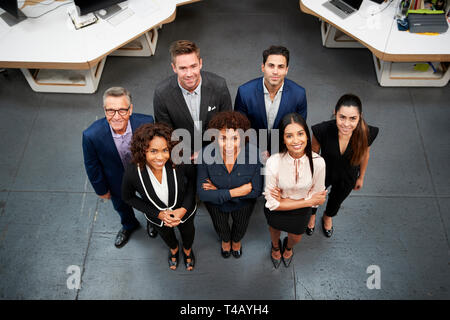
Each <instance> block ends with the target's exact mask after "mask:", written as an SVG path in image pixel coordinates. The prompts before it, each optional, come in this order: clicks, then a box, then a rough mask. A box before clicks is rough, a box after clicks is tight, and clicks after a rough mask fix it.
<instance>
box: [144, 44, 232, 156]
mask: <svg viewBox="0 0 450 320" xmlns="http://www.w3.org/2000/svg"><path fill="white" fill-rule="evenodd" d="M170 55H171V59H172V69H173V72H175V74H174V75H172V76H170V77H169V78H167V79H165V80H163V81H162V82H161V83H159V84H158V86H157V87H156V90H155V94H154V96H153V111H154V114H155V120H156V122H165V123H167V124H168V125H170V126H171V127H172V128H173V129H180V128H184V129H186V130H187V131H188V132H189V134H190V138H191V144H190V148H191V149H190V151H191V152H190V154H191V155H192V157H191V160H192V159H193V158H195V156H196V154H197V152H198V151H199V150H198V149H199V147H200V148H201V147H202V144H201V143H200V144H197V145H194V140H195V139H201V138H202V135H203V132H204V131H205V130H206V129H207V126H208V122H209V120H210V119H211V118H212V117H213V116H214V115H215V114H216V113H217V112H220V111H225V110H231V109H232V103H231V96H230V92H229V91H228V87H227V84H226V82H225V79H224V78H222V77H220V76H218V75H216V74H214V73H212V72H207V71H201V69H202V58H201V57H200V49H199V48H198V47H197V46H196V44H195V43H194V42H192V41H188V40H178V41H175V42H173V43H172V45H171V46H170ZM200 141H202V140H200ZM206 144H207V143H206ZM203 145H204V144H203ZM186 147H188V146H186Z"/></svg>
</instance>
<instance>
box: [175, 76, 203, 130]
mask: <svg viewBox="0 0 450 320" xmlns="http://www.w3.org/2000/svg"><path fill="white" fill-rule="evenodd" d="M178 86H179V87H180V89H181V92H182V93H183V98H184V101H186V104H187V106H188V109H189V112H190V113H191V116H192V120H193V121H194V126H195V128H196V129H197V130H199V131H201V130H202V127H201V126H200V101H201V98H202V90H201V87H202V80H200V83H199V84H198V86H197V88H195V90H194V91H192V92H189V91H188V90H186V89H185V88H183V87H182V86H181V84H180V82H178Z"/></svg>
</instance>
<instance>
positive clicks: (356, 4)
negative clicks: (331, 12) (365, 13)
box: [342, 0, 363, 10]
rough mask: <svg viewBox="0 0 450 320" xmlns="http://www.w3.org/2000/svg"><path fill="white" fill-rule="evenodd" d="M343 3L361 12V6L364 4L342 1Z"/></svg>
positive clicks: (348, 0)
mask: <svg viewBox="0 0 450 320" xmlns="http://www.w3.org/2000/svg"><path fill="white" fill-rule="evenodd" d="M342 1H343V2H345V3H346V4H348V5H349V6H350V7H352V8H353V9H355V10H359V7H361V4H362V2H363V0H342Z"/></svg>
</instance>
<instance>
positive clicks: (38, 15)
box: [25, 1, 73, 19]
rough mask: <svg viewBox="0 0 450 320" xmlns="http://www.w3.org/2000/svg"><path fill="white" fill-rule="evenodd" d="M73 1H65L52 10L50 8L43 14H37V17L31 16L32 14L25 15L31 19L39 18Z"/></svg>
mask: <svg viewBox="0 0 450 320" xmlns="http://www.w3.org/2000/svg"><path fill="white" fill-rule="evenodd" d="M71 3H73V1H70V2H64V3H63V4H60V5H59V6H57V7H55V8H53V9H51V10H48V11H47V12H44V13H43V14H40V15H38V16H36V17H30V16H27V15H25V17H27V18H29V19H37V18H40V17H42V16H43V15H46V14H47V13H50V12H52V11H55V10H56V9H58V8H59V7H62V6H65V5H68V4H71ZM50 4H51V3H47V4H45V5H50Z"/></svg>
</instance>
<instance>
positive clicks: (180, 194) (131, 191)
mask: <svg viewBox="0 0 450 320" xmlns="http://www.w3.org/2000/svg"><path fill="white" fill-rule="evenodd" d="M165 167H166V172H167V185H168V188H169V203H168V205H167V206H166V205H165V204H164V203H163V202H162V201H161V199H159V198H158V196H157V195H156V193H155V189H154V188H153V185H152V183H151V180H150V176H149V175H148V172H147V168H144V169H138V168H137V166H136V165H135V164H131V165H129V166H128V167H127V168H126V170H125V173H124V176H123V180H122V200H123V201H125V202H126V203H128V204H129V205H130V206H132V207H133V208H135V209H137V210H139V211H141V212H143V213H144V215H145V217H146V218H147V220H149V221H150V222H152V223H154V224H156V225H158V226H160V227H162V226H163V221H162V220H160V219H158V214H159V212H160V211H162V210H165V209H167V208H171V209H173V210H175V209H178V208H181V207H183V208H185V209H186V210H187V212H186V214H185V215H184V217H183V218H182V219H181V223H184V222H185V221H186V220H187V219H192V218H193V217H194V215H195V212H196V210H197V205H196V202H195V175H194V173H193V172H192V170H188V168H187V166H184V165H180V166H177V167H176V168H175V169H173V168H172V165H171V164H170V163H169V162H167V163H166V165H165ZM138 170H139V171H140V173H141V175H139V172H138ZM175 176H176V179H175ZM141 178H142V180H141ZM136 192H137V193H138V194H139V196H137V195H136ZM175 197H176V199H175Z"/></svg>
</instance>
